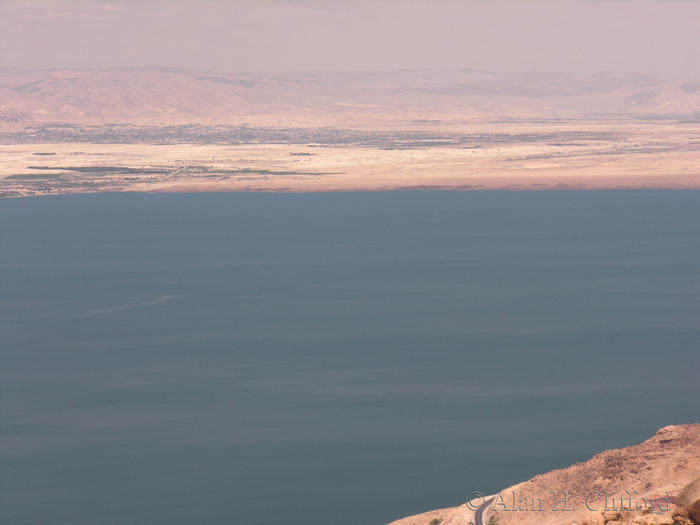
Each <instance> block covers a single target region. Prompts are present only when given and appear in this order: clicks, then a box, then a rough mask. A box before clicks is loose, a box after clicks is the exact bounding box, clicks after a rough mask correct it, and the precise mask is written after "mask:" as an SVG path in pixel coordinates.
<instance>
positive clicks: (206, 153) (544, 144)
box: [0, 124, 700, 196]
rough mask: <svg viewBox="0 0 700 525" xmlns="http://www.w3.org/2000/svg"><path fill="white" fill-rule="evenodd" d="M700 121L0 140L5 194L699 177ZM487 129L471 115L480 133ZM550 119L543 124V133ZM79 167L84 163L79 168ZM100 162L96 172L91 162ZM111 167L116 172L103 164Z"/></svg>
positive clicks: (645, 181) (634, 184)
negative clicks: (253, 140)
mask: <svg viewBox="0 0 700 525" xmlns="http://www.w3.org/2000/svg"><path fill="white" fill-rule="evenodd" d="M492 127H493V126H490V128H492ZM511 127H512V126H511ZM698 127H699V126H698V125H685V126H683V125H676V126H669V128H668V129H662V128H660V127H655V128H652V129H649V127H648V126H645V125H638V126H636V128H635V127H634V126H633V125H632V124H629V125H628V126H626V127H625V128H624V129H619V128H618V129H617V130H614V129H613V130H611V127H610V126H607V127H604V128H602V127H601V126H597V127H595V128H590V129H591V130H592V132H593V133H600V134H601V136H603V135H604V136H603V138H600V139H598V140H578V141H575V142H571V143H552V142H549V141H547V140H538V139H537V138H534V139H532V140H529V141H527V142H523V141H521V140H515V137H517V136H518V134H517V133H513V134H512V135H509V136H505V138H501V139H499V140H498V141H494V140H492V138H491V139H484V140H483V141H482V142H480V143H479V142H473V143H469V144H468V145H465V144H457V145H451V144H448V145H439V144H438V145H432V144H430V143H429V142H426V143H425V145H422V144H421V145H418V146H416V145H413V146H410V147H399V148H383V147H377V146H361V145H356V144H355V145H354V144H350V145H340V146H336V145H314V144H301V145H287V144H241V145H202V144H175V145H153V144H87V143H68V144H66V143H60V144H19V145H0V156H1V158H2V161H1V162H0V194H2V195H3V196H25V195H35V194H50V193H83V192H104V191H145V192H198V191H273V192H323V191H353V190H395V189H474V190H479V189H482V190H483V189H508V190H541V189H613V188H700V140H698V137H700V132H699V131H698V129H697V128H698ZM481 129H482V128H481V127H474V126H472V127H471V128H470V133H472V134H475V133H478V132H479V130H481ZM501 129H502V131H501V133H503V134H506V135H507V132H508V131H511V129H510V128H509V127H508V126H504V127H503V128H501ZM548 129H550V128H548V127H541V128H540V129H539V130H537V131H538V132H539V133H541V134H544V133H545V132H547V130H548ZM519 131H520V134H522V129H520V130H519ZM579 131H582V128H579ZM583 131H585V128H584V129H583ZM615 131H616V132H615ZM484 133H486V132H484ZM509 137H510V138H509ZM47 153H48V154H50V155H47ZM75 167H78V168H80V170H78V171H76V170H72V169H71V168H75ZM41 168H44V169H41ZM46 168H49V169H46ZM91 168H94V169H95V170H96V171H94V172H90V171H89V170H90V169H91ZM104 168H112V169H113V170H114V171H99V170H104ZM119 170H122V171H119ZM149 171H157V172H156V173H149Z"/></svg>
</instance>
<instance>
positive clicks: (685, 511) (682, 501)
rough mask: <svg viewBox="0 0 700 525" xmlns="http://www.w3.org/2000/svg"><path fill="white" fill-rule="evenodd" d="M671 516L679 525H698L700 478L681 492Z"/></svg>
mask: <svg viewBox="0 0 700 525" xmlns="http://www.w3.org/2000/svg"><path fill="white" fill-rule="evenodd" d="M673 515H674V517H675V518H677V519H676V521H678V522H679V523H681V525H690V524H691V523H692V524H693V525H696V524H700V477H699V478H697V479H696V480H695V481H693V482H692V483H689V484H688V485H687V486H686V487H685V488H684V489H683V490H682V491H681V493H680V495H679V496H678V501H677V503H676V511H675V512H674V514H673ZM681 518H685V520H682V519H681ZM682 521H685V523H682Z"/></svg>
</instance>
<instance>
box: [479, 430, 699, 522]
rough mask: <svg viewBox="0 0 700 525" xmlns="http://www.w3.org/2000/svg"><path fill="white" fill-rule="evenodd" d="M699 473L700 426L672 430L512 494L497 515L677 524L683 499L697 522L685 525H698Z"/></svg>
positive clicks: (502, 517) (504, 519)
mask: <svg viewBox="0 0 700 525" xmlns="http://www.w3.org/2000/svg"><path fill="white" fill-rule="evenodd" d="M699 474H700V424H690V425H678V426H669V427H665V428H662V429H661V430H659V431H658V432H657V434H656V435H655V436H654V437H652V438H651V439H649V440H647V441H645V442H644V443H641V444H639V445H635V446H631V447H626V448H623V449H619V450H608V451H606V452H603V453H601V454H597V455H595V456H594V457H593V458H592V459H590V460H589V461H587V462H586V463H580V464H576V465H573V466H571V467H569V468H567V469H563V470H555V471H552V472H549V473H547V474H543V475H541V476H537V477H535V478H533V479H531V480H529V481H526V482H524V483H520V484H519V485H516V486H514V487H511V488H509V489H506V490H504V491H503V492H501V494H500V498H499V499H498V500H497V501H496V505H495V506H494V508H493V510H492V514H493V515H495V516H496V517H497V519H498V523H499V525H560V524H562V523H573V522H574V521H576V522H577V523H582V522H583V521H586V522H589V521H590V522H591V523H593V522H596V523H602V524H605V525H614V524H616V523H619V524H627V523H632V522H633V521H634V520H635V519H638V520H640V521H637V522H636V523H637V524H639V525H641V520H644V521H645V522H646V523H647V524H649V525H651V524H661V523H668V524H671V523H672V522H673V518H672V516H671V511H672V510H673V506H674V503H676V496H678V503H679V504H682V505H683V509H685V511H686V515H687V516H688V519H691V520H695V523H683V524H682V525H696V524H698V523H699V522H698V521H697V519H696V517H700V515H699V514H698V512H699V511H700V492H699V491H700V480H698V479H697V478H698V475H699ZM686 485H687V488H686V489H685V490H684V487H686ZM540 500H541V504H540ZM525 502H528V504H525ZM533 502H534V505H533V504H532V503H533ZM533 508H534V511H533ZM677 522H678V524H679V525H681V523H682V522H680V521H678V520H677Z"/></svg>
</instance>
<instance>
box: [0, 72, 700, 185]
mask: <svg viewBox="0 0 700 525" xmlns="http://www.w3.org/2000/svg"><path fill="white" fill-rule="evenodd" d="M0 156H1V158H2V161H1V162H0V195H1V196H3V197H19V196H27V195H40V194H57V193H85V192H107V191H142V192H198V191H271V192H322V191H361V190H397V189H459V190H484V189H500V190H542V189H616V188H686V189H688V188H700V82H697V81H692V79H691V80H690V81H688V80H686V81H680V80H673V79H668V78H656V77H649V76H620V75H612V74H601V75H598V76H595V77H577V76H572V75H564V74H554V73H533V74H528V75H499V74H496V73H491V72H488V71H474V70H435V71H431V70H423V71H392V72H386V73H353V74H350V73H318V72H317V73H300V74H294V75H292V74H287V75H282V76H271V75H245V76H240V75H239V76H236V75H220V74H217V73H213V72H192V71H187V70H180V69H167V68H130V69H129V68H126V69H112V70H42V71H32V70H21V69H12V68H4V69H2V70H0Z"/></svg>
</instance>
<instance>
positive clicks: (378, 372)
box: [0, 191, 700, 525]
mask: <svg viewBox="0 0 700 525" xmlns="http://www.w3.org/2000/svg"><path fill="white" fill-rule="evenodd" d="M0 219H1V221H2V223H1V237H0V242H1V244H0V270H1V279H2V280H1V282H0V285H1V288H0V292H1V302H0V313H1V325H0V327H1V331H0V343H1V353H0V365H1V367H0V374H1V376H0V379H1V380H2V390H1V397H0V408H1V413H0V415H1V424H2V428H1V434H0V454H1V458H0V459H1V465H0V467H1V470H0V476H1V481H0V482H1V484H2V485H1V491H0V513H1V514H0V517H1V520H2V523H3V524H13V525H19V524H42V525H43V524H46V523H51V524H52V525H63V524H74V523H90V524H115V525H116V524H119V525H122V524H127V523H128V524H135V525H138V524H144V525H152V524H168V525H177V524H204V523H206V524H217V523H221V524H231V523H246V524H258V523H259V524H278V523H280V524H281V523H284V524H289V525H307V524H309V523H333V524H338V525H343V524H348V525H351V524H352V525H362V524H368V525H372V524H380V523H386V522H388V521H391V520H393V519H398V518H400V517H403V516H406V515H410V514H414V513H417V512H423V511H426V510H430V509H433V508H440V507H446V506H454V505H458V504H460V503H461V502H463V501H464V498H465V497H466V495H467V493H468V492H470V491H472V490H481V491H483V492H484V493H492V492H495V491H496V490H500V489H502V488H505V487H507V486H509V485H512V484H514V483H517V482H520V481H522V480H525V479H528V478H530V477H532V476H534V475H536V474H538V473H542V472H546V471H548V470H551V469H553V468H562V467H566V466H569V465H570V464H572V463H574V462H576V461H585V460H587V459H589V458H590V457H591V456H592V455H593V454H595V453H597V452H600V451H602V450H604V449H608V448H616V447H620V446H626V445H631V444H635V443H638V442H641V441H643V440H645V439H646V438H648V437H650V436H651V435H653V434H654V432H656V430H657V429H658V428H660V427H662V426H664V425H668V424H678V423H688V422H693V421H696V422H697V421H700V406H699V403H698V399H700V382H699V381H698V376H699V373H698V372H699V371H700V351H699V350H698V347H699V346H698V342H699V341H700V192H697V191H614V192H529V193H508V192H466V193H452V192H395V193H358V194H355V193H346V194H316V195H289V194H288V195H275V194H258V195H255V194H192V195H140V194H113V195H79V196H61V197H57V196H54V197H38V198H25V199H18V200H3V201H0Z"/></svg>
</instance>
